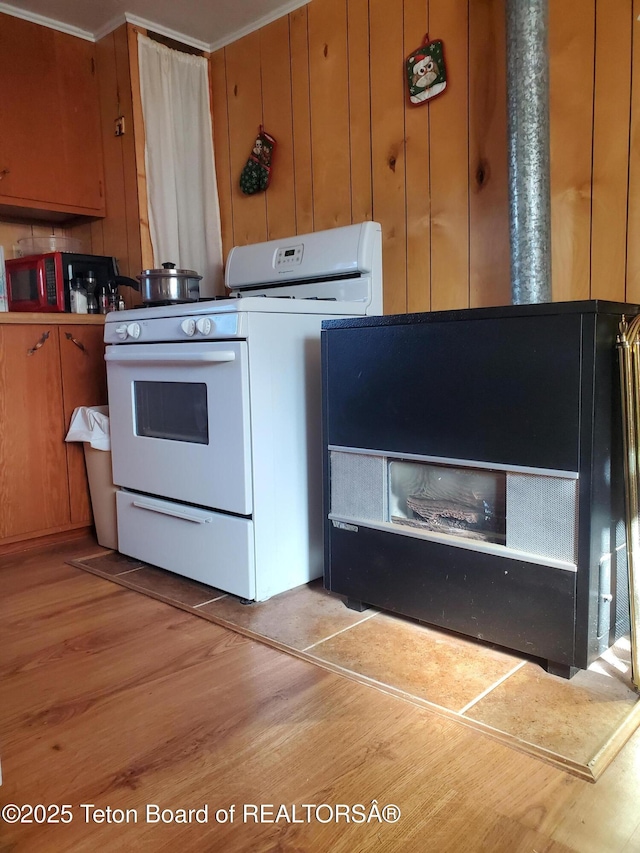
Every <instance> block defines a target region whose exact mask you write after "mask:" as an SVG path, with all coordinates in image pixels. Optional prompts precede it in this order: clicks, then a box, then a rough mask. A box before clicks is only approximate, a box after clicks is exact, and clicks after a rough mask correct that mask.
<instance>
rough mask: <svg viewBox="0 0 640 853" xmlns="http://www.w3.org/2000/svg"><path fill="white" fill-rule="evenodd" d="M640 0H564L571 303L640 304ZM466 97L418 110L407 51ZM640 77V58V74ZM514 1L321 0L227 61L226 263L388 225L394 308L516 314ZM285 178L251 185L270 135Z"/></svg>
mask: <svg viewBox="0 0 640 853" xmlns="http://www.w3.org/2000/svg"><path fill="white" fill-rule="evenodd" d="M638 15H640V0H549V27H550V29H549V50H550V84H551V85H550V88H551V106H550V109H551V193H552V271H553V298H554V299H555V300H564V299H585V298H605V299H616V300H624V299H627V300H629V301H636V302H637V301H640V248H639V245H640V71H638V69H637V67H636V68H632V57H633V52H634V42H635V49H636V51H638V50H640V29H639V28H640V23H639V22H638V21H637V18H638ZM426 32H429V35H430V36H431V37H432V38H441V39H442V40H443V41H444V49H445V60H446V66H447V74H448V86H447V89H446V91H445V92H444V94H442V95H440V96H438V97H436V98H434V99H433V101H432V102H431V103H427V104H426V105H422V106H418V107H416V106H412V105H411V104H410V103H409V100H408V96H407V89H406V82H405V76H404V61H405V58H406V56H407V55H408V54H409V53H410V52H411V51H412V50H413V49H414V48H416V47H418V46H419V44H420V43H421V41H422V38H423V36H424V34H425V33H426ZM636 66H637V63H636ZM505 67H506V59H505V21H504V0H312V2H310V3H309V4H308V5H307V6H305V7H302V8H300V9H297V10H296V11H295V12H292V13H291V14H289V15H288V16H287V17H284V18H281V19H280V20H277V21H275V22H274V23H272V24H270V25H269V26H267V27H264V28H263V29H261V30H259V31H257V32H254V33H251V34H250V35H248V36H246V37H245V38H243V39H241V40H239V41H237V42H234V43H233V44H231V45H229V46H227V47H226V48H224V49H222V50H220V51H217V52H216V53H215V54H213V55H212V57H211V80H212V87H211V88H212V104H213V113H214V145H215V154H216V168H217V174H218V181H219V193H220V203H221V214H222V226H223V246H224V252H225V256H226V253H227V252H228V251H229V249H230V248H231V246H232V245H234V244H246V243H250V242H256V241H261V240H266V239H274V238H278V237H284V236H288V235H292V234H294V233H298V234H301V233H306V232H308V231H311V230H318V229H322V228H331V227H334V226H339V225H345V224H349V223H351V222H357V221H361V220H363V219H375V220H377V221H379V222H380V223H381V224H382V228H383V239H384V243H383V257H384V287H385V313H403V312H406V311H424V310H441V309H447V308H464V307H476V306H483V305H498V304H505V303H508V302H509V301H510V298H511V296H510V275H509V228H508V184H507V154H506V149H507V139H506V81H505ZM261 124H263V125H264V126H265V129H266V130H267V131H268V132H269V133H271V134H272V135H273V136H275V137H276V139H277V142H278V146H277V149H276V152H275V156H274V165H273V173H272V182H271V185H270V187H269V189H268V190H267V192H266V193H263V194H258V195H254V196H244V195H243V194H242V193H241V191H240V189H239V186H238V180H239V177H240V173H241V171H242V167H243V166H244V163H245V162H246V160H247V157H248V156H249V153H250V150H251V147H252V145H253V141H254V139H255V135H256V132H257V130H258V128H259V126H260V125H261Z"/></svg>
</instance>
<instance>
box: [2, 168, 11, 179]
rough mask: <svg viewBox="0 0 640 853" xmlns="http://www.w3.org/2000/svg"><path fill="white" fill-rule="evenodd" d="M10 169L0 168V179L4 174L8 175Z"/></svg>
mask: <svg viewBox="0 0 640 853" xmlns="http://www.w3.org/2000/svg"><path fill="white" fill-rule="evenodd" d="M10 171H11V169H2V170H1V171H0V181H1V180H2V179H3V178H4V176H5V175H8V174H9V172H10Z"/></svg>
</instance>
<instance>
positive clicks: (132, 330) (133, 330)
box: [127, 323, 141, 339]
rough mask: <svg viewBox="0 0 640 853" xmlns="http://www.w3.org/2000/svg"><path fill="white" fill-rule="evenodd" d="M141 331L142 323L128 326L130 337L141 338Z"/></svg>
mask: <svg viewBox="0 0 640 853" xmlns="http://www.w3.org/2000/svg"><path fill="white" fill-rule="evenodd" d="M140 331H141V330H140V323H129V325H128V326H127V334H128V335H130V336H131V337H132V338H135V339H137V338H139V337H140Z"/></svg>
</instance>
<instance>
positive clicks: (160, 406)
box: [133, 382, 209, 444]
mask: <svg viewBox="0 0 640 853" xmlns="http://www.w3.org/2000/svg"><path fill="white" fill-rule="evenodd" d="M133 388H134V399H135V413H134V418H135V424H136V435H144V436H146V437H147V438H164V439H168V440H169V441H189V442H191V443H192V444H209V419H208V416H207V386H206V384H205V383H204V382H134V383H133Z"/></svg>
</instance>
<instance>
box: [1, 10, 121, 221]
mask: <svg viewBox="0 0 640 853" xmlns="http://www.w3.org/2000/svg"><path fill="white" fill-rule="evenodd" d="M0 88H1V89H2V98H0V127H2V134H1V135H0V215H5V216H8V215H12V216H15V215H19V216H21V217H27V218H32V219H36V218H41V219H46V220H48V221H62V220H64V219H68V218H71V217H75V216H78V215H85V216H104V213H105V203H104V193H103V182H104V178H103V158H102V136H101V125H100V107H99V92H98V83H97V78H96V67H95V45H94V44H93V43H91V42H88V41H85V40H84V39H80V38H76V37H74V36H70V35H66V34H64V33H60V32H57V31H55V30H51V29H49V28H47V27H42V26H39V25H37V24H33V23H30V22H28V21H23V20H21V19H19V18H14V17H12V16H10V15H4V14H0Z"/></svg>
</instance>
